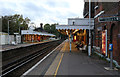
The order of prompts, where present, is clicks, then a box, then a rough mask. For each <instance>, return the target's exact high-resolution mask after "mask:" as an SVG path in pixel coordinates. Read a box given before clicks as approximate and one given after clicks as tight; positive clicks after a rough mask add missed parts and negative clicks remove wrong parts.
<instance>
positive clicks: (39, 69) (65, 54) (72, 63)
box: [26, 40, 120, 76]
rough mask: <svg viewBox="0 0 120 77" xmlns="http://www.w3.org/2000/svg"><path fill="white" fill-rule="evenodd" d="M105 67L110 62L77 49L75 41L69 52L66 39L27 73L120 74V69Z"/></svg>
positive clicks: (55, 74)
mask: <svg viewBox="0 0 120 77" xmlns="http://www.w3.org/2000/svg"><path fill="white" fill-rule="evenodd" d="M104 67H109V63H107V62H106V61H104V60H102V59H100V58H98V57H97V56H93V57H88V56H87V53H83V52H81V51H79V50H77V49H76V48H75V44H74V43H72V52H69V42H68V41H67V40H66V41H64V42H63V43H62V44H61V45H60V46H59V47H58V49H57V50H55V51H54V53H52V54H51V55H50V56H49V57H48V58H46V59H45V60H44V61H43V62H42V63H40V64H38V66H36V67H35V68H33V69H31V70H30V71H29V72H27V74H26V75H46V76H48V75H54V76H57V75H120V73H119V71H107V70H105V69H104Z"/></svg>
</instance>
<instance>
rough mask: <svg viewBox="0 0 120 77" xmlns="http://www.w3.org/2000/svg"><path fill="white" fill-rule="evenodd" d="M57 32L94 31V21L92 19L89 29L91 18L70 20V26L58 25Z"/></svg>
mask: <svg viewBox="0 0 120 77" xmlns="http://www.w3.org/2000/svg"><path fill="white" fill-rule="evenodd" d="M56 29H57V30H66V29H67V30H71V29H73V30H75V29H91V30H92V29H94V19H93V18H91V26H90V27H89V18H68V25H56Z"/></svg>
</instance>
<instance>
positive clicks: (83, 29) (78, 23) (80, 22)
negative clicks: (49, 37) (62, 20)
mask: <svg viewBox="0 0 120 77" xmlns="http://www.w3.org/2000/svg"><path fill="white" fill-rule="evenodd" d="M90 23H91V25H90V26H89V18H68V25H56V29H57V30H58V31H59V32H60V33H62V34H65V35H68V36H69V41H70V52H71V42H72V40H71V39H72V36H73V38H78V41H81V40H84V43H85V44H87V40H88V39H87V35H89V30H93V29H94V19H92V18H91V22H90ZM88 53H89V54H90V53H91V52H88Z"/></svg>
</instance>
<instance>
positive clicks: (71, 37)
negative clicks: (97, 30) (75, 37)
mask: <svg viewBox="0 0 120 77" xmlns="http://www.w3.org/2000/svg"><path fill="white" fill-rule="evenodd" d="M71 43H72V36H71V30H70V52H71Z"/></svg>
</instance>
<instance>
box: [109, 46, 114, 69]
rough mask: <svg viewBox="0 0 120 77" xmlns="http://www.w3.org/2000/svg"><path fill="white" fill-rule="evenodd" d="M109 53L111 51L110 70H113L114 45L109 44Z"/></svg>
mask: <svg viewBox="0 0 120 77" xmlns="http://www.w3.org/2000/svg"><path fill="white" fill-rule="evenodd" d="M109 51H110V69H113V67H112V63H113V44H109Z"/></svg>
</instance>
